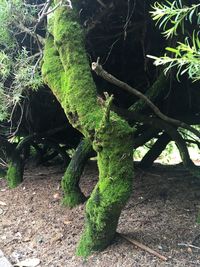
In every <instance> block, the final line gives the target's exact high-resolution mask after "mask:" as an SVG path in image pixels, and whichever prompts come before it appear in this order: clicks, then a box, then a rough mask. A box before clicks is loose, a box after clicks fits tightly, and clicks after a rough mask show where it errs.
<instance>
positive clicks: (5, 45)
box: [0, 0, 42, 121]
mask: <svg viewBox="0 0 200 267" xmlns="http://www.w3.org/2000/svg"><path fill="white" fill-rule="evenodd" d="M35 14H36V10H35V8H34V6H33V7H32V6H29V5H27V4H26V3H25V2H24V1H22V0H9V1H6V0H2V1H1V3H0V48H1V52H0V80H1V83H0V105H1V106H0V121H3V120H5V119H7V118H8V117H9V113H10V112H11V111H12V107H15V106H16V104H17V103H18V102H20V100H21V98H22V94H23V92H24V91H25V90H26V89H38V88H39V87H40V86H41V85H42V79H41V75H40V66H39V64H38V63H39V58H40V54H39V53H38V52H36V53H35V51H34V50H33V49H30V51H29V46H28V44H27V32H25V31H23V30H22V25H23V27H25V26H24V25H26V26H27V27H30V26H31V25H32V24H33V23H34V21H35V18H34V15H35ZM32 50H33V51H34V53H35V54H32V53H33V52H32Z"/></svg>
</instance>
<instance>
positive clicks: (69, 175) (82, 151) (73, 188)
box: [62, 138, 92, 208]
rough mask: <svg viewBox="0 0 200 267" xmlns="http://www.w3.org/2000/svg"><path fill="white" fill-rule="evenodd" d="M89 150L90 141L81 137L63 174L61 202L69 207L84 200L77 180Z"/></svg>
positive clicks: (90, 147) (89, 152) (90, 148)
mask: <svg viewBox="0 0 200 267" xmlns="http://www.w3.org/2000/svg"><path fill="white" fill-rule="evenodd" d="M91 152H92V146H91V142H90V141H89V140H87V139H86V138H85V139H83V140H82V141H81V142H80V144H79V145H78V147H77V149H76V151H75V153H74V155H73V157H72V159H71V161H70V163H69V166H68V167H67V170H66V172H65V174H64V176H63V179H62V189H63V192H64V197H63V200H62V203H63V204H64V205H66V206H68V207H70V208H73V207H74V206H76V205H78V204H80V203H83V202H84V201H85V200H86V197H85V196H84V194H83V193H82V192H81V189H80V187H79V180H80V177H81V174H82V172H83V169H84V167H85V164H86V162H87V160H88V158H89V155H90V154H91Z"/></svg>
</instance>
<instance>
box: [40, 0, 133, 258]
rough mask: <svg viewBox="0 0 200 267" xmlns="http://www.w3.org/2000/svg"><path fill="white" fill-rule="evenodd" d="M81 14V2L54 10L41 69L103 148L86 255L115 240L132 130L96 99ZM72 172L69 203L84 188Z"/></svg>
mask: <svg viewBox="0 0 200 267" xmlns="http://www.w3.org/2000/svg"><path fill="white" fill-rule="evenodd" d="M74 3H76V1H74ZM72 4H73V3H72ZM77 18H78V12H77V11H76V8H73V10H70V9H67V8H62V7H60V8H58V9H57V10H56V11H55V13H54V27H53V36H50V37H49V38H48V40H47V42H46V46H45V51H44V64H43V67H42V73H43V77H44V80H45V81H46V83H48V85H49V87H50V88H51V89H52V91H53V93H54V94H55V95H56V96H57V98H58V100H59V102H60V103H61V105H62V107H63V109H64V111H65V113H66V115H67V116H68V119H69V121H70V123H71V124H72V125H73V126H74V127H76V128H77V129H78V130H79V131H81V132H82V133H83V135H84V136H85V137H86V138H88V139H90V141H91V142H92V143H93V148H94V149H95V150H96V151H97V152H98V157H97V158H98V168H99V182H98V184H97V186H96V187H95V189H94V191H93V192H92V194H91V197H90V199H89V200H88V202H87V205H86V226H85V230H84V233H83V235H82V238H81V240H80V243H79V246H78V249H77V254H78V255H81V256H84V257H86V256H88V255H89V254H91V253H92V251H96V250H102V249H104V248H105V247H106V246H107V245H109V244H110V242H112V240H113V238H114V236H115V231H116V227H117V223H118V219H119V216H120V213H121V210H122V208H123V207H124V205H125V203H126V201H127V199H128V198H129V196H130V193H131V190H132V177H133V162H132V132H133V130H132V129H131V128H130V127H129V125H128V124H127V122H126V121H124V120H123V119H121V118H120V117H118V116H117V115H116V114H115V113H113V112H110V113H109V114H105V112H108V110H107V111H105V110H104V108H103V107H102V106H100V105H99V104H97V93H96V86H95V84H94V81H93V79H92V75H91V70H90V66H89V62H88V58H87V54H86V51H85V47H84V34H83V31H82V29H81V27H80V25H79V22H78V19H77ZM105 118H107V119H106V123H105ZM67 172H68V173H66V174H65V178H64V180H63V189H64V190H66V199H65V201H66V203H67V205H72V204H71V203H74V202H75V201H77V199H78V194H79V193H80V191H79V192H78V194H77V190H75V188H77V180H76V179H74V181H73V179H72V177H73V176H72V173H73V171H72V172H71V170H70V169H69V170H68V171H67ZM78 201H79V199H78Z"/></svg>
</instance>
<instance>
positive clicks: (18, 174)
mask: <svg viewBox="0 0 200 267" xmlns="http://www.w3.org/2000/svg"><path fill="white" fill-rule="evenodd" d="M6 178H7V181H8V186H9V187H10V188H15V187H17V186H18V185H19V184H20V183H22V181H23V170H22V166H21V164H20V163H18V162H11V163H10V164H9V166H8V171H7V175H6Z"/></svg>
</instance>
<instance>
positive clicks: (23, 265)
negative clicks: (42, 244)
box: [14, 258, 40, 267]
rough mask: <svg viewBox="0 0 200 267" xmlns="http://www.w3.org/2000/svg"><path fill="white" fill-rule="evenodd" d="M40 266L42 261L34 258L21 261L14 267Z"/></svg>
mask: <svg viewBox="0 0 200 267" xmlns="http://www.w3.org/2000/svg"><path fill="white" fill-rule="evenodd" d="M39 264H40V259H38V258H32V259H26V260H24V261H20V262H18V263H16V264H15V265H14V266H18V267H36V266H38V265H39Z"/></svg>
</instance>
